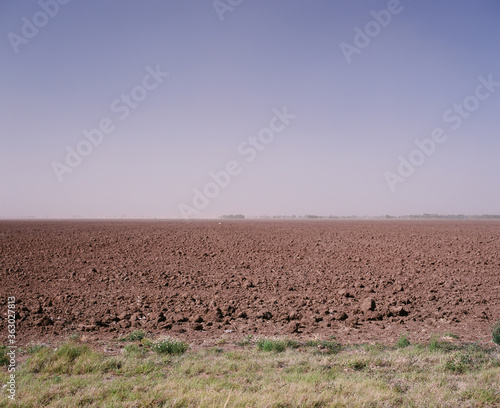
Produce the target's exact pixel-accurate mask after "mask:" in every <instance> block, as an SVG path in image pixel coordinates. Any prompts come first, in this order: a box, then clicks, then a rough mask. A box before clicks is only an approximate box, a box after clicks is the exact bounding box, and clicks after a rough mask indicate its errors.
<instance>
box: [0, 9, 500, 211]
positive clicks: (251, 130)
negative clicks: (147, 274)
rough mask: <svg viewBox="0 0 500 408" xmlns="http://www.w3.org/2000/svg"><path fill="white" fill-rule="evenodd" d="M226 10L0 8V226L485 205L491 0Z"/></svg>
mask: <svg viewBox="0 0 500 408" xmlns="http://www.w3.org/2000/svg"><path fill="white" fill-rule="evenodd" d="M237 3H238V1H237V0H232V2H229V1H228V0H220V1H219V2H218V3H217V2H215V3H214V2H212V1H190V2H187V1H180V0H179V1H161V2H160V1H150V2H139V1H118V0H115V1H92V0H89V1H85V2H77V1H76V0H73V1H67V3H66V4H61V3H59V2H56V0H45V1H43V0H42V1H40V2H37V1H23V2H2V4H1V5H0V29H1V30H0V36H1V38H2V40H1V41H0V74H1V75H0V89H1V93H0V115H1V121H0V142H1V150H0V194H1V196H2V202H1V204H0V217H1V218H24V217H30V216H32V217H53V218H68V217H73V216H81V217H89V218H94V217H97V218H99V217H122V216H128V217H164V218H177V217H182V216H190V217H198V218H210V217H217V216H220V215H222V214H230V213H244V214H246V215H264V214H267V215H274V214H284V215H292V214H296V215H304V214H321V215H331V214H332V215H383V214H393V215H404V214H416V213H443V214H456V213H463V214H483V213H500V190H499V189H498V187H497V184H498V181H497V180H499V179H500V161H499V160H498V156H499V152H500V141H499V137H498V136H499V135H498V130H499V129H500V115H498V112H499V108H500V87H499V86H498V84H497V83H500V53H499V52H498V39H499V38H500V25H499V24H498V21H499V17H500V3H499V2H498V1H494V0H490V1H487V0H484V1H477V2H472V1H462V2H456V1H440V2H434V1H418V2H417V1H409V0H401V1H399V2H398V1H397V0H391V1H389V2H388V1H370V2H368V1H350V2H345V1H312V2H305V1H295V0H291V1H284V0H281V1H278V0H274V1H272V0H252V1H250V0H243V1H241V2H239V3H240V4H239V5H238V4H237ZM214 4H215V6H214ZM224 4H225V6H224ZM231 4H234V6H231ZM216 6H217V7H218V8H219V13H218V12H217V10H216V8H217V7H216ZM44 10H45V11H44ZM47 10H48V11H47ZM390 10H392V11H390ZM49 11H50V13H51V14H52V15H53V16H49V15H48V13H49ZM393 12H394V13H393ZM374 15H378V16H382V17H379V18H382V20H380V21H384V25H385V27H384V26H383V25H382V24H381V23H380V22H377V21H376V18H375V17H374ZM388 15H389V16H390V21H388V20H387V16H388ZM221 16H222V19H221ZM383 17H385V18H386V20H383ZM26 22H28V23H26ZM35 23H37V24H38V25H39V27H37V26H36V24H35ZM26 24H28V26H31V28H32V29H33V27H34V31H37V32H35V33H34V34H33V31H31V32H30V27H28V28H27V27H24V26H26ZM356 27H358V30H356ZM370 29H371V30H373V31H371V32H370ZM360 31H361V32H362V33H363V34H362V35H364V36H366V38H367V39H368V40H367V42H368V44H367V45H366V44H365V46H364V48H360V47H357V48H358V51H357V52H356V53H352V54H351V55H350V56H349V58H346V56H345V53H344V52H343V51H342V47H341V44H343V43H344V45H345V44H348V46H351V47H355V46H356V45H355V44H356V42H355V35H356V33H357V32H360ZM367 32H368V33H367ZM26 33H27V34H28V35H29V36H30V37H31V38H27V37H28V35H25V34H26ZM369 34H370V35H369ZM366 38H365V40H366ZM358 44H359V43H358ZM348 59H350V62H348V61H347V60H348ZM155 70H156V71H157V72H162V73H168V76H167V75H166V74H164V76H163V77H160V80H161V82H157V83H154V81H155V80H154V78H152V77H151V74H150V73H151V71H155ZM148 75H150V78H148V79H147V82H146V84H149V85H154V89H151V90H146V91H145V92H144V89H145V88H144V87H143V81H144V79H145V77H146V76H148ZM480 78H482V79H480ZM148 81H149V82H148ZM481 81H482V82H481ZM488 81H489V83H490V85H489V86H488V85H484V83H488ZM153 83H154V84H153ZM481 84H483V85H481ZM141 87H142V90H141V89H140V88H141ZM478 87H481V88H480V90H479V92H480V93H479V95H480V96H481V97H482V98H483V99H481V100H480V99H478V97H477V96H475V95H476V90H477V88H478ZM134 92H135V93H134ZM123 95H125V97H126V96H127V95H135V96H136V97H137V98H138V100H137V101H135V102H134V100H132V103H133V105H134V109H132V108H130V109H129V112H128V114H127V115H124V116H126V117H125V118H120V113H119V111H120V110H119V108H121V111H120V112H122V114H123V113H124V112H125V108H124V106H126V103H125V102H123V100H122V96H123ZM467 98H468V99H467ZM139 99H140V101H139ZM117 100H118V101H117ZM113 103H115V105H114V108H113V107H112V106H113ZM464 103H465V104H466V106H465V108H462V112H463V114H464V116H466V117H462V118H461V123H460V126H458V127H457V128H456V129H454V128H453V125H454V124H456V123H457V119H456V115H459V113H456V111H455V109H457V108H456V107H457V106H459V105H463V104H464ZM467 107H468V108H469V110H467ZM283 109H286V110H287V112H289V114H290V115H292V116H293V118H292V119H290V120H288V123H287V124H286V125H284V129H283V130H282V131H280V132H274V133H275V134H274V135H273V138H272V141H270V142H269V143H268V144H267V145H262V143H260V145H261V146H264V147H265V148H263V149H262V150H257V149H255V155H254V156H255V157H254V158H253V160H251V161H249V160H247V159H248V158H249V156H245V155H243V154H241V149H239V147H241V145H242V143H243V144H245V143H247V145H245V146H246V147H248V146H249V145H248V143H249V140H251V139H249V138H258V137H259V135H260V134H261V133H262V132H264V133H263V134H265V133H266V131H265V130H263V129H266V128H267V129H269V127H270V122H271V121H272V119H273V117H274V116H276V113H275V112H276V110H277V111H281V112H282V111H283ZM450 109H451V110H452V112H451V113H448V116H447V117H448V121H446V120H445V119H444V117H443V115H445V113H446V112H447V111H448V110H450ZM464 109H465V110H464ZM453 117H455V120H454V121H451V119H450V118H453ZM105 119H107V120H109V122H110V123H111V125H110V128H112V129H113V130H112V131H111V132H109V134H105V135H104V136H103V139H102V142H100V143H98V144H95V145H91V150H90V153H89V154H88V155H87V156H85V157H83V155H81V160H80V163H79V164H78V165H76V166H74V167H72V166H70V165H69V164H68V163H69V162H68V161H67V154H68V153H67V152H68V150H67V147H69V148H70V149H74V150H75V151H76V152H77V154H78V151H77V146H79V143H80V146H83V145H82V144H81V142H82V141H84V142H85V141H86V140H87V139H85V135H84V133H83V132H84V130H87V131H90V130H91V129H94V128H98V127H99V124H100V122H101V121H102V120H105ZM436 128H441V129H443V131H444V132H445V133H446V136H447V138H446V140H445V141H443V142H440V143H437V142H434V144H435V146H434V147H435V149H434V150H433V152H432V154H429V155H427V154H425V152H424V153H414V151H415V150H416V149H418V148H417V145H416V144H415V139H418V140H420V141H422V140H424V139H429V138H432V132H433V130H434V129H436ZM85 143H87V147H88V143H90V142H88V141H87V142H85ZM85 143H84V144H85ZM412 154H413V156H411V155H412ZM410 156H411V157H413V158H417V159H419V160H420V161H419V162H418V166H417V165H415V166H413V167H414V170H413V171H410V172H408V173H411V174H408V173H404V171H403V173H401V172H400V169H399V167H401V165H400V163H401V159H402V160H405V161H407V162H409V160H410ZM228 162H236V163H237V164H238V170H239V171H238V172H237V173H238V174H235V175H229V176H228V177H229V178H228V180H229V181H227V182H220V184H219V185H217V184H214V183H215V181H214V180H213V178H212V177H211V176H210V174H211V172H212V173H219V172H221V171H223V172H225V171H226V170H225V168H226V165H227V163H228ZM55 163H56V164H55ZM73 164H74V163H73ZM410 165H411V163H410ZM57 169H58V170H57ZM64 169H65V170H64ZM66 170H67V171H66ZM235 173H236V172H235ZM388 180H389V181H388ZM391 183H392V184H391ZM207 186H208V187H207ZM197 192H198V193H197ZM206 192H208V193H209V194H206ZM197 194H198V196H197ZM199 195H202V196H203V197H204V198H200V197H199ZM208 195H210V197H208ZM193 200H194V201H195V202H193ZM196 200H198V201H196Z"/></svg>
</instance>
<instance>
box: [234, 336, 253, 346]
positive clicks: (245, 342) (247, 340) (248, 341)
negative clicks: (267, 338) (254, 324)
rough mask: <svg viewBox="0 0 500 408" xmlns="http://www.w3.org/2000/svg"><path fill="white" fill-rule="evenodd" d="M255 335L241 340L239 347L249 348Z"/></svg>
mask: <svg viewBox="0 0 500 408" xmlns="http://www.w3.org/2000/svg"><path fill="white" fill-rule="evenodd" d="M252 339H253V335H252V334H248V335H246V336H245V337H244V338H243V340H241V341H240V342H238V343H237V344H238V346H241V347H245V346H249V345H250V344H252V343H253V340H252Z"/></svg>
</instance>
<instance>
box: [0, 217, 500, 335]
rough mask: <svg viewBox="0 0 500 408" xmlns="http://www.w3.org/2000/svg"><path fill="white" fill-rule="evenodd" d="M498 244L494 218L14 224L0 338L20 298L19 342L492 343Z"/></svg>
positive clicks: (3, 260) (498, 313)
mask: <svg viewBox="0 0 500 408" xmlns="http://www.w3.org/2000/svg"><path fill="white" fill-rule="evenodd" d="M499 244H500V222H494V221H273V222H271V221H196V222H184V221H121V222H106V221H80V222H75V221H71V222H70V221H64V222H63V221H61V222H42V221H40V222H38V221H30V222H20V221H16V222H14V221H4V222H1V223H0V279H1V287H0V305H1V307H2V309H3V311H2V313H1V315H2V320H1V322H0V340H1V341H2V343H4V344H5V342H6V338H7V334H8V333H7V326H6V319H5V317H6V315H7V297H8V296H15V297H16V299H17V311H18V315H17V336H18V338H17V339H18V341H19V343H20V344H27V343H30V342H50V341H57V340H64V339H66V338H67V337H68V336H69V335H70V334H71V333H72V332H75V331H81V332H84V335H85V336H86V337H87V338H89V339H90V340H92V341H97V340H103V339H111V338H117V337H120V336H123V335H125V334H127V333H130V332H132V331H134V330H138V329H143V330H145V331H147V332H150V333H153V334H154V335H158V336H159V335H169V336H174V337H177V338H182V339H187V340H189V341H190V342H192V343H193V344H202V343H203V342H210V341H214V340H215V339H220V338H222V337H225V338H228V339H229V340H235V341H236V340H239V339H241V338H242V337H244V336H246V335H247V334H253V335H254V336H255V337H259V336H268V335H271V336H284V337H302V338H313V337H316V336H318V337H320V338H328V337H329V336H335V337H336V338H337V339H338V340H340V341H343V342H365V341H368V342H375V341H376V342H381V343H389V342H393V341H395V340H396V339H397V337H398V336H399V335H400V334H401V333H408V334H409V337H410V339H411V340H412V341H425V340H427V339H428V338H429V337H430V336H431V335H433V334H443V333H446V332H448V333H453V334H456V335H459V336H460V339H461V340H463V341H481V342H482V341H486V342H489V341H491V340H490V339H491V336H490V332H489V328H490V325H491V324H492V323H493V322H494V321H495V320H497V319H499V318H500V245H499Z"/></svg>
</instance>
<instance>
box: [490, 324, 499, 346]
mask: <svg viewBox="0 0 500 408" xmlns="http://www.w3.org/2000/svg"><path fill="white" fill-rule="evenodd" d="M491 338H492V340H493V342H494V343H496V344H498V345H500V320H499V321H498V322H496V323H494V324H493V326H491Z"/></svg>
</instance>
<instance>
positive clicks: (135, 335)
mask: <svg viewBox="0 0 500 408" xmlns="http://www.w3.org/2000/svg"><path fill="white" fill-rule="evenodd" d="M144 338H146V332H145V331H144V330H137V331H134V332H132V333H130V334H129V335H128V336H125V337H122V338H120V340H119V341H121V342H131V341H140V340H142V339H144Z"/></svg>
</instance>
